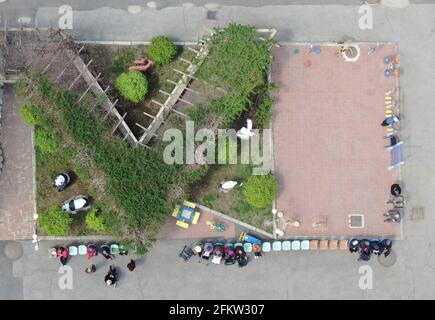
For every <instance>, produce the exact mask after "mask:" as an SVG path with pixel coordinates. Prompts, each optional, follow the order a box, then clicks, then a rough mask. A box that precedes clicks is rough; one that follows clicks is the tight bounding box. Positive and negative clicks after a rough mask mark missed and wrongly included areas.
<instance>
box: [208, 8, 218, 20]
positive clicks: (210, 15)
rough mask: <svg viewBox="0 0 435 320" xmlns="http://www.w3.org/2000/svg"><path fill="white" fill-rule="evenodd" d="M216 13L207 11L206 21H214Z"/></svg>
mask: <svg viewBox="0 0 435 320" xmlns="http://www.w3.org/2000/svg"><path fill="white" fill-rule="evenodd" d="M216 14H217V11H210V10H209V11H207V19H208V20H216Z"/></svg>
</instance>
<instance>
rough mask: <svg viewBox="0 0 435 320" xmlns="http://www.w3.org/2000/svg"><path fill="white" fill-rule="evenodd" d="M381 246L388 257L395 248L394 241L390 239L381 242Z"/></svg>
mask: <svg viewBox="0 0 435 320" xmlns="http://www.w3.org/2000/svg"><path fill="white" fill-rule="evenodd" d="M381 245H382V247H383V248H384V256H385V257H388V256H389V255H390V253H391V247H392V246H393V241H391V240H390V239H384V240H382V241H381Z"/></svg>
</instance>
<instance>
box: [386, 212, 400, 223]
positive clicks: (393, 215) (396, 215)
mask: <svg viewBox="0 0 435 320" xmlns="http://www.w3.org/2000/svg"><path fill="white" fill-rule="evenodd" d="M384 217H385V220H384V222H400V221H401V220H402V217H401V215H400V212H399V210H397V209H395V210H389V211H388V212H387V213H384Z"/></svg>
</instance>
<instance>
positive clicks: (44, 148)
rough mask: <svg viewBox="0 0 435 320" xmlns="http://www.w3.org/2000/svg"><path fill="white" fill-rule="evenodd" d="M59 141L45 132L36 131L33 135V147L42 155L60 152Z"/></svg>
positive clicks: (43, 130)
mask: <svg viewBox="0 0 435 320" xmlns="http://www.w3.org/2000/svg"><path fill="white" fill-rule="evenodd" d="M60 144H61V140H60V138H59V137H58V136H56V135H54V134H53V133H51V132H49V131H47V130H45V129H38V130H36V134H35V145H36V146H37V147H38V149H39V150H40V151H41V152H42V153H53V152H58V151H60Z"/></svg>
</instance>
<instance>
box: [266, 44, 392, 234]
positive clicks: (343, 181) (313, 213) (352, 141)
mask: <svg viewBox="0 0 435 320" xmlns="http://www.w3.org/2000/svg"><path fill="white" fill-rule="evenodd" d="M373 45H374V44H359V47H360V50H361V55H360V57H359V59H358V61H357V62H346V61H345V60H344V58H343V57H341V56H340V57H337V56H336V54H335V53H336V50H337V49H336V46H335V45H322V44H318V45H317V44H316V45H315V47H316V48H319V49H320V50H321V52H320V54H314V53H309V50H308V49H309V48H308V47H306V46H304V45H289V46H282V47H280V48H274V57H275V62H274V64H273V73H272V78H273V81H274V82H276V83H277V84H278V87H279V88H280V89H279V93H278V95H277V105H276V107H275V109H274V111H275V112H274V118H273V131H274V158H275V173H276V175H277V178H278V181H279V186H280V188H279V193H278V197H277V200H276V207H277V210H278V211H282V212H283V213H284V218H285V219H296V220H298V221H300V223H301V225H300V227H298V228H287V229H286V230H285V236H297V235H302V236H315V237H319V236H329V237H333V236H346V237H352V236H356V235H358V236H363V235H364V236H371V237H379V236H384V237H385V236H390V237H391V236H397V237H400V225H398V224H395V223H386V222H384V217H383V213H385V212H386V211H387V210H389V209H392V205H390V206H387V205H386V204H385V201H386V200H387V199H388V197H389V195H390V186H391V185H392V184H393V183H396V182H397V180H399V178H400V174H399V173H400V168H398V169H395V170H392V171H390V170H388V166H389V165H390V162H391V155H390V152H389V151H388V150H387V149H385V146H386V145H388V144H389V140H387V139H385V135H386V130H385V128H384V127H381V125H380V124H381V122H382V121H383V120H384V118H385V107H384V104H385V103H384V96H385V93H386V92H387V91H389V90H392V89H395V88H396V78H394V77H391V78H385V76H384V71H385V69H386V65H385V64H384V62H383V58H384V57H385V56H388V55H394V54H395V53H396V48H395V46H394V45H387V44H384V45H382V46H381V47H380V48H379V49H378V50H377V51H376V52H375V53H373V54H371V55H368V53H367V52H368V49H369V48H370V46H373ZM295 50H297V51H296V52H295ZM307 61H309V62H310V63H311V66H309V67H306V66H305V63H306V62H307ZM350 214H355V215H363V217H364V227H363V228H357V229H354V228H349V224H348V216H349V215H350ZM316 221H325V226H324V228H314V227H313V223H315V222H316Z"/></svg>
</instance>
